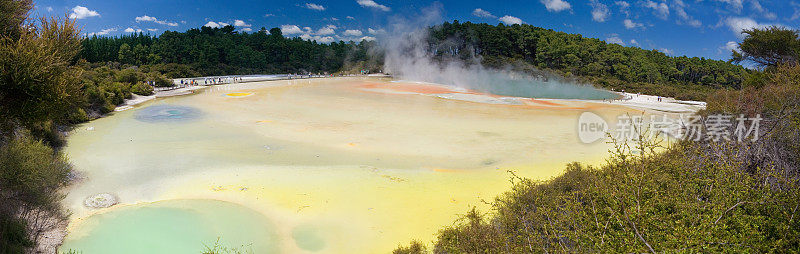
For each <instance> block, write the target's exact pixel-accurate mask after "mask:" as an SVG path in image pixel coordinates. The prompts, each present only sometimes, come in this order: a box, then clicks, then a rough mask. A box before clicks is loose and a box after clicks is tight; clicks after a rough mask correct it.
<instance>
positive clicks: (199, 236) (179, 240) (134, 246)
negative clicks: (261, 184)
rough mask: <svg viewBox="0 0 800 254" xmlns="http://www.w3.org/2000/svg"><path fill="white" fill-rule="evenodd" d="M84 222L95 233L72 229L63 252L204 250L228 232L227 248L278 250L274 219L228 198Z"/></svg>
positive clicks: (123, 211)
mask: <svg viewBox="0 0 800 254" xmlns="http://www.w3.org/2000/svg"><path fill="white" fill-rule="evenodd" d="M83 223H84V224H83V225H84V227H87V228H88V229H87V230H86V231H85V232H87V233H88V235H90V236H91V237H84V236H80V235H74V234H70V235H69V237H68V238H67V241H65V244H64V246H62V247H61V250H62V251H66V250H77V251H79V252H80V253H85V254H92V253H118V254H124V253H201V252H202V251H203V250H204V249H205V247H204V245H208V246H213V244H214V242H216V241H217V237H219V236H223V238H221V239H219V243H220V244H221V245H223V246H225V247H234V248H237V249H239V250H242V251H244V252H246V253H278V251H277V250H278V241H277V236H276V234H275V232H274V230H273V225H272V222H270V221H268V220H267V218H265V217H264V216H263V215H261V214H259V213H258V212H256V211H253V210H250V209H248V208H246V207H243V206H241V205H237V204H233V203H229V202H223V201H216V200H202V199H198V200H170V201H159V202H155V203H147V204H143V205H133V206H128V207H121V208H118V209H116V210H114V211H112V212H109V213H103V214H98V215H94V216H91V217H89V218H88V219H86V221H84V222H83ZM309 230H310V231H309V232H311V233H309V234H310V236H307V237H308V238H309V239H311V240H310V241H319V240H317V239H314V238H313V229H309ZM300 237H304V236H302V235H301V236H300ZM303 240H304V239H300V241H303ZM316 244H317V245H318V244H320V243H316ZM322 244H324V243H322ZM248 251H249V252H248Z"/></svg>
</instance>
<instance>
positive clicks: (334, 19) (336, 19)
mask: <svg viewBox="0 0 800 254" xmlns="http://www.w3.org/2000/svg"><path fill="white" fill-rule="evenodd" d="M331 20H333V21H339V19H338V18H331Z"/></svg>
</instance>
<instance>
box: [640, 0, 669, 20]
mask: <svg viewBox="0 0 800 254" xmlns="http://www.w3.org/2000/svg"><path fill="white" fill-rule="evenodd" d="M644 7H645V8H650V9H653V13H654V14H655V15H656V16H657V17H659V18H661V19H667V17H669V7H668V6H667V4H666V3H656V2H653V1H650V0H647V1H646V2H644Z"/></svg>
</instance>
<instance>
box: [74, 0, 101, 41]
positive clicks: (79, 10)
mask: <svg viewBox="0 0 800 254" xmlns="http://www.w3.org/2000/svg"><path fill="white" fill-rule="evenodd" d="M97 16H100V13H98V12H96V11H93V10H89V8H86V7H83V6H80V5H76V6H75V7H72V13H70V14H69V18H71V19H85V18H91V17H97ZM94 34H97V33H94Z"/></svg>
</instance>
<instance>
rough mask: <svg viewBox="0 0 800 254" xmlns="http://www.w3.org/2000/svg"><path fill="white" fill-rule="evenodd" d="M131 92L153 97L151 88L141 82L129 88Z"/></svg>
mask: <svg viewBox="0 0 800 254" xmlns="http://www.w3.org/2000/svg"><path fill="white" fill-rule="evenodd" d="M131 92H132V93H135V94H138V95H144V96H148V95H153V87H152V86H150V85H148V84H145V83H143V82H139V83H136V84H135V85H133V87H131Z"/></svg>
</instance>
